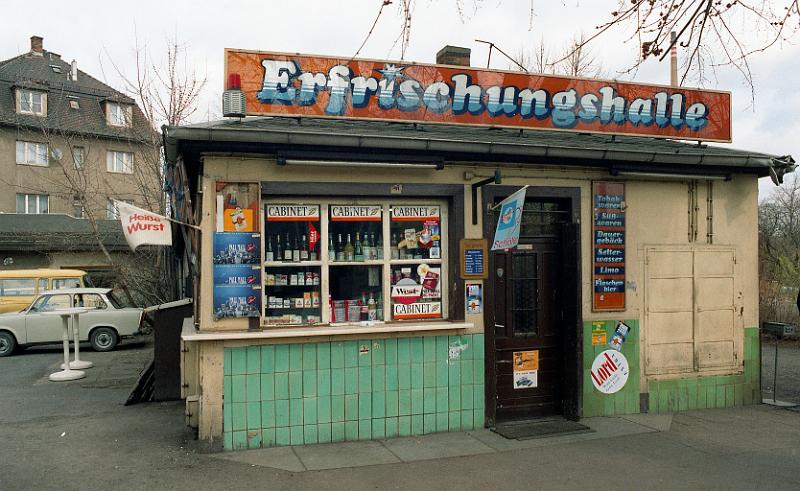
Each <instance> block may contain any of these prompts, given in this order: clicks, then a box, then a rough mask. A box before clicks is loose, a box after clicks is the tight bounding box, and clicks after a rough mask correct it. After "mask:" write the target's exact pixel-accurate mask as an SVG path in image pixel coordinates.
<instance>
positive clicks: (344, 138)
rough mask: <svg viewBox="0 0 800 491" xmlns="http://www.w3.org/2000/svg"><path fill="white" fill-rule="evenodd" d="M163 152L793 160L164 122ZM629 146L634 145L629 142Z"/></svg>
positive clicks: (758, 170) (714, 163)
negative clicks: (288, 150)
mask: <svg viewBox="0 0 800 491" xmlns="http://www.w3.org/2000/svg"><path fill="white" fill-rule="evenodd" d="M164 134H165V143H166V156H167V159H168V160H169V161H171V162H174V161H175V159H176V158H177V155H178V152H179V143H180V142H181V141H194V142H203V141H205V142H217V143H219V142H225V143H251V144H252V143H255V144H267V145H285V146H312V147H314V146H325V147H342V148H357V149H389V150H405V151H419V152H442V153H453V154H459V155H464V154H473V155H484V156H492V155H495V156H500V155H503V156H511V157H525V158H531V157H534V158H535V157H539V158H542V157H544V158H548V157H549V158H554V159H556V158H559V159H568V160H576V161H594V162H608V163H609V165H610V164H611V163H613V162H637V163H642V164H648V163H653V164H673V165H687V166H703V167H728V168H731V169H735V170H736V171H737V172H742V173H751V174H752V173H755V174H758V175H759V176H766V175H767V174H768V172H769V169H770V168H771V167H775V166H778V167H781V166H784V167H785V166H786V165H793V163H794V160H793V159H792V158H791V157H790V156H786V157H775V156H771V155H767V154H760V153H749V152H742V153H741V154H734V155H731V154H728V153H721V152H720V153H714V151H713V147H703V148H702V149H698V150H694V149H693V148H691V147H689V148H686V149H685V150H684V151H681V150H683V149H678V150H677V151H671V152H665V151H661V152H659V151H648V150H638V149H637V150H628V149H626V148H624V146H622V148H614V149H603V148H586V147H583V148H581V147H575V146H552V145H542V144H535V143H534V144H531V143H507V142H498V141H475V140H464V141H460V140H450V139H441V138H430V137H417V136H413V137H411V136H395V135H374V134H352V133H344V134H341V133H340V134H335V133H320V132H310V131H287V130H285V129H270V128H242V127H214V128H209V127H192V126H183V127H180V126H179V127H167V128H165V131H164ZM631 146H633V145H631Z"/></svg>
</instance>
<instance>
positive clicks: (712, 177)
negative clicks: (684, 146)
mask: <svg viewBox="0 0 800 491" xmlns="http://www.w3.org/2000/svg"><path fill="white" fill-rule="evenodd" d="M611 175H612V176H629V177H649V178H657V179H675V180H681V181H687V180H689V181H691V180H695V179H696V180H698V181H730V180H731V176H730V175H719V174H673V173H670V172H646V171H630V170H620V171H616V172H612V173H611Z"/></svg>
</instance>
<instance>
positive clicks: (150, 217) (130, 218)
mask: <svg viewBox="0 0 800 491" xmlns="http://www.w3.org/2000/svg"><path fill="white" fill-rule="evenodd" d="M114 203H115V204H116V206H117V210H118V211H119V219H120V222H121V223H122V231H123V232H124V233H125V240H127V241H128V245H129V246H131V250H134V251H135V250H136V248H137V247H139V246H140V245H172V225H171V224H170V223H169V220H167V218H166V217H163V216H161V215H159V214H156V213H153V212H151V211H147V210H143V209H141V208H139V207H136V206H133V205H131V204H128V203H124V202H122V201H116V200H114Z"/></svg>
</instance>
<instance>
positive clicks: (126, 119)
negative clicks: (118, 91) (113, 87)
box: [106, 102, 133, 128]
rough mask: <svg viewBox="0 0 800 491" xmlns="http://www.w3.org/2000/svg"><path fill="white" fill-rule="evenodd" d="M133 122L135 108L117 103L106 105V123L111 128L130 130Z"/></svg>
mask: <svg viewBox="0 0 800 491" xmlns="http://www.w3.org/2000/svg"><path fill="white" fill-rule="evenodd" d="M132 121H133V108H132V107H131V106H129V105H127V104H119V103H117V102H107V103H106V122H107V123H108V124H109V125H110V126H120V127H123V128H130V127H131V122H132Z"/></svg>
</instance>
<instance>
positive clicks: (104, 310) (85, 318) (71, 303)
mask: <svg viewBox="0 0 800 491" xmlns="http://www.w3.org/2000/svg"><path fill="white" fill-rule="evenodd" d="M70 307H87V308H89V309H91V310H89V311H88V312H86V313H83V314H80V331H79V333H80V337H79V339H80V340H81V341H89V342H90V343H91V345H92V348H93V349H94V350H95V351H111V350H113V349H114V348H115V347H116V346H117V344H118V343H119V341H120V339H122V338H127V337H132V336H136V335H139V334H141V333H142V319H143V312H144V311H143V309H139V308H128V307H123V306H122V304H121V303H120V302H119V301H118V300H117V299H116V298H115V297H114V295H113V294H112V293H111V290H110V289H109V288H65V289H62V290H49V291H46V292H43V293H41V294H40V295H39V296H38V297H36V299H35V300H34V301H33V303H31V305H30V306H29V307H27V308H25V309H23V310H22V311H20V312H17V313H7V314H2V315H0V356H9V355H11V354H13V353H14V350H15V349H16V348H17V347H18V346H19V347H24V346H31V345H36V344H48V343H60V342H61V339H62V333H63V327H62V320H61V317H60V316H53V315H42V312H49V311H55V310H60V309H66V308H70ZM71 339H72V333H70V340H71Z"/></svg>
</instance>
